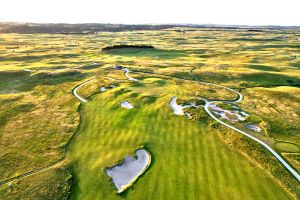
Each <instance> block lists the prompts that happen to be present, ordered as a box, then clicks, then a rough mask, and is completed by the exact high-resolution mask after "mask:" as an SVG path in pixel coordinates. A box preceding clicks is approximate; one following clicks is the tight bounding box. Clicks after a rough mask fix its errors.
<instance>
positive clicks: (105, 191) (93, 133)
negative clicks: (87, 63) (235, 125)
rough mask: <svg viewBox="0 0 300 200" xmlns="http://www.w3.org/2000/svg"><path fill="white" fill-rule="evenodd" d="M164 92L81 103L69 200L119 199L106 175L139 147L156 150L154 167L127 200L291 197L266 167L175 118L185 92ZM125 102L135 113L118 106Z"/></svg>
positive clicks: (111, 96)
mask: <svg viewBox="0 0 300 200" xmlns="http://www.w3.org/2000/svg"><path fill="white" fill-rule="evenodd" d="M167 86H168V87H169V88H172V91H170V93H168V94H164V95H161V96H160V97H159V98H157V99H156V101H155V103H149V102H143V101H141V97H137V98H130V93H132V92H135V89H134V88H135V87H134V86H132V87H131V88H132V89H131V90H132V91H131V92H123V93H120V94H119V95H118V96H117V97H116V96H114V93H115V91H114V90H111V91H106V92H104V93H101V94H97V95H95V96H93V98H92V100H91V101H90V102H88V103H86V104H84V105H82V107H81V116H82V118H81V124H80V128H79V130H78V131H77V132H76V136H75V138H74V140H73V141H72V143H71V145H70V146H69V149H68V159H70V160H72V166H73V175H74V182H73V189H72V196H71V199H95V198H96V199H119V198H120V197H119V196H118V195H117V194H116V191H115V188H114V186H113V185H112V182H111V181H110V179H109V177H108V176H107V175H106V174H105V172H104V169H105V167H108V166H111V165H113V164H114V163H115V162H117V161H118V160H120V159H122V158H123V157H124V156H125V155H126V154H129V153H131V152H132V150H134V149H135V148H136V147H138V146H141V145H146V147H147V149H149V150H150V151H151V155H152V158H153V164H152V165H151V167H150V168H149V169H148V170H147V172H146V173H145V174H144V175H143V176H142V177H141V178H140V179H139V180H138V181H137V182H136V183H135V184H134V185H133V187H132V188H130V189H129V190H128V191H127V192H126V193H125V194H124V195H122V197H124V198H125V197H126V199H199V198H204V199H218V197H221V196H222V198H223V199H232V198H233V199H240V198H243V199H258V198H264V199H275V198H279V199H290V198H291V197H290V196H289V194H288V193H286V192H285V191H284V190H282V188H281V186H279V184H278V183H277V182H275V181H273V180H272V178H271V177H270V176H269V175H268V174H267V173H265V172H264V171H263V170H262V169H259V168H257V167H256V166H253V165H252V164H250V163H249V162H248V160H247V159H246V158H245V157H244V156H242V155H240V154H238V153H236V152H235V151H233V150H232V149H230V148H228V146H226V145H225V144H223V143H222V142H220V140H219V139H218V137H217V135H216V134H215V133H214V131H212V130H210V131H208V130H209V129H208V127H207V125H206V124H205V123H201V122H199V121H190V120H187V119H185V118H184V117H179V116H175V115H173V113H172V110H171V108H170V107H169V105H168V102H169V100H170V98H171V96H172V95H181V96H183V97H184V96H185V94H188V92H185V91H184V90H182V89H180V87H179V86H174V85H172V82H168V84H167ZM121 87H124V88H126V87H125V86H121ZM147 87H148V85H146V87H145V88H144V90H147ZM149 87H152V86H151V85H149ZM136 89H137V91H139V87H136ZM115 90H119V91H120V89H117V88H116V89H115ZM124 99H128V100H130V101H131V102H132V103H133V105H134V106H135V108H133V109H132V110H126V109H123V108H121V107H120V105H119V103H120V102H121V101H122V100H124Z"/></svg>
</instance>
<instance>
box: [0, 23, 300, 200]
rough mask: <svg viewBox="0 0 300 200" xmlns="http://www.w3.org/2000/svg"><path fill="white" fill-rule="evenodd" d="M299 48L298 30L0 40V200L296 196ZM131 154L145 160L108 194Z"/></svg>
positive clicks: (196, 30) (4, 36) (194, 30)
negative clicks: (115, 169) (115, 170)
mask: <svg viewBox="0 0 300 200" xmlns="http://www.w3.org/2000/svg"><path fill="white" fill-rule="evenodd" d="M299 42H300V31H299V30H296V29H259V31H257V30H250V29H226V28H170V29H164V30H139V31H122V32H99V33H94V34H75V33H74V34H37V33H35V34H13V33H10V34H0V199H242V198H243V199H272V200H273V199H280V200H283V199H299V198H300V184H299V180H300V179H299V175H298V173H299V171H300V123H299V118H300V45H299ZM113 45H115V47H116V48H111V49H110V48H108V49H103V48H105V47H112V46H113ZM118 45H120V46H118ZM127 45H130V46H127ZM132 45H137V46H136V48H134V46H132ZM140 45H146V46H143V48H139V47H138V46H140ZM149 45H151V48H150V46H149ZM147 46H148V47H147ZM102 49H103V50H102ZM224 124H225V125H224ZM226 124H227V125H226ZM231 127H233V128H231ZM236 129H238V131H237V130H236ZM253 138H255V139H253ZM138 148H145V149H146V150H147V151H148V152H149V155H151V162H150V161H149V163H148V164H149V166H147V168H145V169H144V170H142V171H143V173H142V174H141V175H139V176H137V177H136V178H135V179H134V181H132V182H130V183H129V184H128V185H127V186H128V189H126V190H125V191H124V192H122V193H117V188H116V186H115V185H114V183H113V181H112V180H111V178H110V177H109V176H108V175H107V173H106V169H107V168H110V167H112V166H114V165H117V166H119V167H120V166H122V165H121V164H120V163H122V161H123V160H124V158H125V157H126V156H127V155H133V156H134V157H133V158H132V157H130V159H133V160H134V159H136V161H138V158H137V156H135V150H137V149H138ZM269 148H270V149H271V150H270V149H269ZM125 160H126V159H125ZM131 161H132V160H131ZM123 164H124V163H123ZM132 171H133V172H134V168H133V169H132ZM127 186H126V187H127Z"/></svg>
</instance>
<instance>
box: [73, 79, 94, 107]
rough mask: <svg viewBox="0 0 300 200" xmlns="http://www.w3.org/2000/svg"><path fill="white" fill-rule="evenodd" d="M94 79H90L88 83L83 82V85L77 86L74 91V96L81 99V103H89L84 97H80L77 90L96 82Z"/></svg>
mask: <svg viewBox="0 0 300 200" xmlns="http://www.w3.org/2000/svg"><path fill="white" fill-rule="evenodd" d="M94 79H95V78H92V79H90V80H87V81H85V82H83V83H81V84H79V85H77V86H76V87H75V88H74V89H73V94H74V96H75V97H77V98H78V99H79V101H81V102H83V103H86V102H87V100H86V99H85V98H83V97H81V96H79V95H78V94H77V90H78V89H79V88H81V87H82V86H84V85H85V84H87V83H89V82H91V81H92V80H94Z"/></svg>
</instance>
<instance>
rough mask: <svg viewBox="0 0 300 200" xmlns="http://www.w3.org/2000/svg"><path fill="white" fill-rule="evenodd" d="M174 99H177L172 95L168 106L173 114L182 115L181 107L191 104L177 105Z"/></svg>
mask: <svg viewBox="0 0 300 200" xmlns="http://www.w3.org/2000/svg"><path fill="white" fill-rule="evenodd" d="M176 99H177V97H172V98H171V101H170V106H171V108H173V110H174V114H175V115H184V111H183V109H185V108H188V107H191V106H192V105H185V106H182V105H178V104H177V103H176Z"/></svg>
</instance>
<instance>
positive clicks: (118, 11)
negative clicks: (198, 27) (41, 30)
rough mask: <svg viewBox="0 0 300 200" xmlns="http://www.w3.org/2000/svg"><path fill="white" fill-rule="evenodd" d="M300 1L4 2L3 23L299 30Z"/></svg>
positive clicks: (1, 1) (0, 6)
mask: <svg viewBox="0 0 300 200" xmlns="http://www.w3.org/2000/svg"><path fill="white" fill-rule="evenodd" d="M299 9H300V0H206V1H204V0H181V1H178V0H147V1H146V0H0V21H1V22H36V23H116V24H118V23H120V24H149V23H151V24H165V23H191V24H231V25H298V26H300V10H299Z"/></svg>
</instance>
